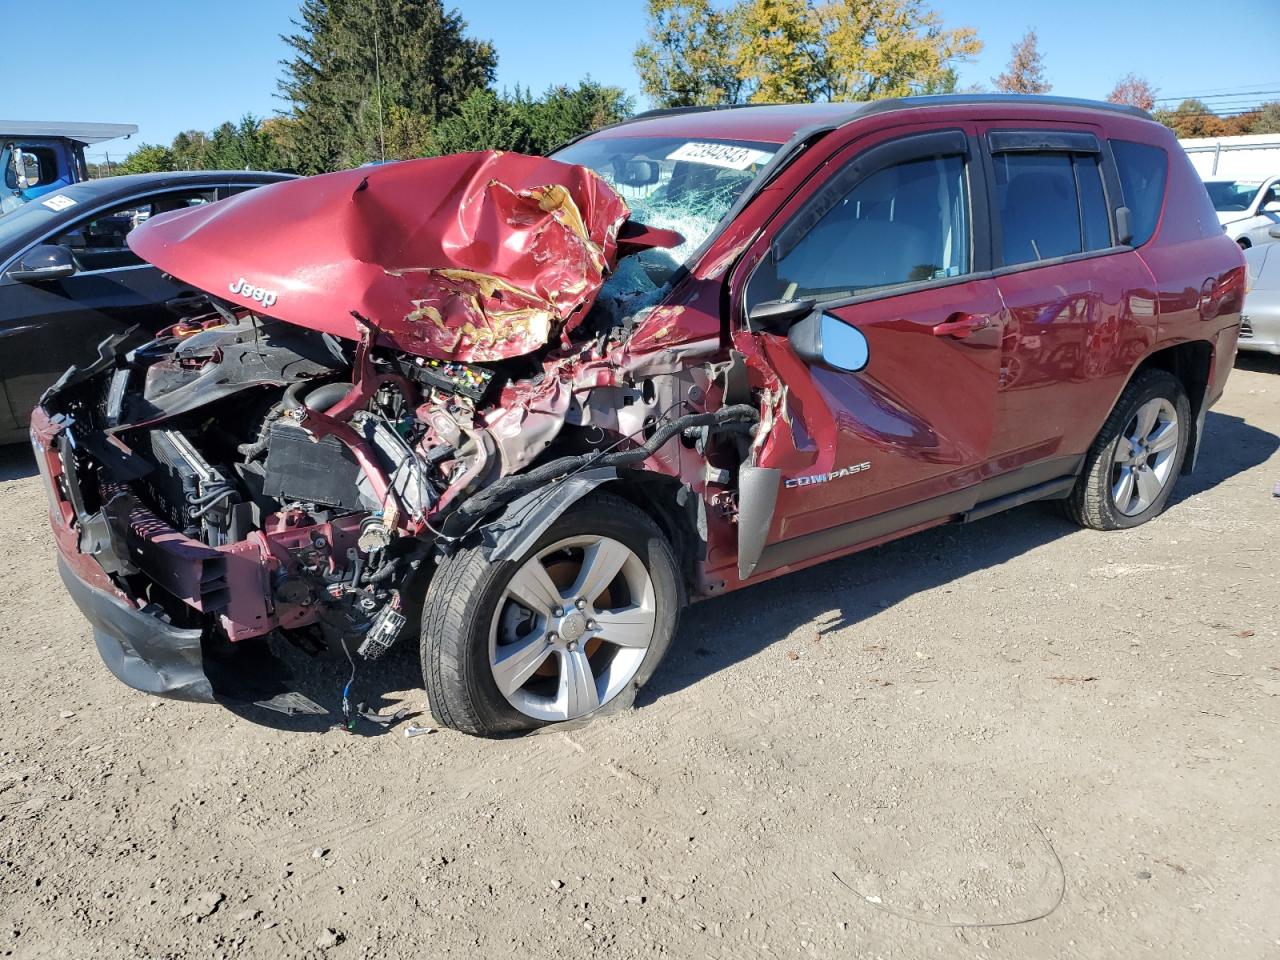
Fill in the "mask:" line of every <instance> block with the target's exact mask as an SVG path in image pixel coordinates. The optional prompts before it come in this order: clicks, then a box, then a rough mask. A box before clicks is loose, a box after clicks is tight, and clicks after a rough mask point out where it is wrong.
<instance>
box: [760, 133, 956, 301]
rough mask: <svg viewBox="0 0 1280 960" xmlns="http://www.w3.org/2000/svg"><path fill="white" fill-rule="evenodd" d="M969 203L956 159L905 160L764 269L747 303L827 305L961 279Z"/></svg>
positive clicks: (876, 176)
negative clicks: (815, 300) (817, 301)
mask: <svg viewBox="0 0 1280 960" xmlns="http://www.w3.org/2000/svg"><path fill="white" fill-rule="evenodd" d="M969 236H970V232H969V198H968V191H967V189H966V183H965V173H964V160H963V158H961V157H934V158H930V159H926V160H911V161H908V162H906V163H900V164H896V165H894V166H890V167H885V168H884V169H882V170H878V171H876V172H875V173H873V174H871V175H870V176H868V177H867V178H865V179H864V180H862V181H860V182H859V183H858V184H857V185H856V186H855V187H854V188H853V189H852V190H850V191H849V192H848V193H847V194H845V196H844V197H843V198H841V200H840V201H839V202H838V203H836V205H835V206H834V207H832V208H831V209H830V210H828V211H827V213H826V214H825V215H824V216H823V217H822V219H821V220H819V221H818V222H817V224H815V225H814V227H813V229H812V230H810V231H809V232H808V233H807V234H805V235H804V236H803V237H802V238H801V239H800V241H799V242H798V243H797V244H796V245H795V246H794V247H793V248H792V249H791V250H790V251H788V252H787V253H786V254H785V255H784V256H783V257H782V259H781V260H779V261H778V262H777V264H776V265H775V264H772V263H770V262H768V261H766V263H764V264H763V265H762V266H761V268H760V269H759V270H757V271H756V274H755V275H754V276H753V277H752V279H751V286H750V289H749V290H748V293H747V300H748V302H749V303H751V304H756V303H760V302H762V301H765V300H798V299H802V298H804V297H820V298H824V299H834V298H841V297H848V296H852V295H854V294H856V293H859V292H862V291H866V290H875V289H881V288H886V287H893V286H897V285H899V284H904V283H917V282H919V281H923V280H938V279H942V278H945V277H957V276H960V275H962V274H965V273H968V272H969V270H970V266H969V245H970V240H969Z"/></svg>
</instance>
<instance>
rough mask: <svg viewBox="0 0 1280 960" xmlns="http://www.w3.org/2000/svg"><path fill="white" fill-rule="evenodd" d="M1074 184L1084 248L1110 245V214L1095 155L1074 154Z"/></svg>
mask: <svg viewBox="0 0 1280 960" xmlns="http://www.w3.org/2000/svg"><path fill="white" fill-rule="evenodd" d="M1072 163H1073V164H1074V166H1075V169H1076V186H1077V187H1078V188H1079V190H1080V215H1081V219H1082V220H1083V221H1084V248H1085V249H1086V250H1105V249H1106V248H1107V247H1109V246H1111V215H1110V214H1109V213H1108V212H1107V195H1106V193H1105V192H1103V189H1102V166H1101V165H1100V164H1099V163H1098V158H1097V157H1087V156H1075V157H1072Z"/></svg>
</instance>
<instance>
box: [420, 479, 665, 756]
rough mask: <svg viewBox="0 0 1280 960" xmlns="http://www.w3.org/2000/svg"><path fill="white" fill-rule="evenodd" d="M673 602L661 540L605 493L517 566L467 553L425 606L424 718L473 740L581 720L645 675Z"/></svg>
mask: <svg viewBox="0 0 1280 960" xmlns="http://www.w3.org/2000/svg"><path fill="white" fill-rule="evenodd" d="M681 601H682V596H681V590H680V584H679V579H678V568H677V566H676V561H675V557H674V555H673V554H672V551H671V546H670V545H669V544H668V543H667V540H666V538H665V537H664V536H663V535H662V532H661V531H660V530H659V529H658V527H657V525H656V524H655V523H654V522H653V520H652V519H650V518H649V517H648V516H647V515H646V514H645V513H644V512H643V511H641V510H640V509H639V508H637V507H635V506H634V505H633V504H631V503H630V502H628V501H626V500H623V499H621V498H620V497H616V496H612V495H609V494H595V495H593V496H591V497H588V498H586V499H584V500H581V501H579V502H578V503H576V504H574V505H573V506H572V507H570V508H569V510H568V511H566V512H565V513H564V514H563V515H562V516H561V517H560V518H559V519H557V520H556V522H555V523H553V524H552V525H551V527H550V528H549V529H548V530H547V531H546V532H545V533H544V534H543V535H542V536H541V537H540V538H539V539H538V541H537V542H536V543H535V544H534V545H533V547H532V548H531V549H530V550H528V551H527V552H526V553H525V555H524V556H523V557H521V558H520V559H519V560H514V561H504V562H502V563H498V564H492V563H490V562H489V561H488V560H487V559H486V558H485V556H484V553H483V550H482V548H481V547H480V546H479V545H478V544H477V545H473V546H469V547H464V548H463V549H461V550H459V551H458V552H457V553H455V554H454V555H453V556H451V557H450V558H449V559H448V560H446V561H445V562H444V563H442V564H441V565H440V566H439V567H438V568H437V569H436V571H435V574H434V576H433V577H432V580H431V585H430V587H429V588H428V590H427V600H426V604H425V607H424V609H423V622H422V667H423V677H424V680H425V682H426V688H427V695H428V699H429V701H430V704H431V714H432V716H433V717H435V719H436V721H437V722H439V723H440V724H442V725H444V726H449V727H454V728H456V729H458V730H461V731H463V732H465V733H471V734H477V735H481V736H492V735H495V734H500V733H508V732H512V731H517V730H527V729H531V728H533V727H537V726H541V725H543V724H546V723H554V722H557V721H565V720H577V719H580V718H582V717H586V716H589V715H591V714H593V713H595V712H596V711H597V710H599V709H600V708H601V707H604V706H605V705H606V704H609V703H611V702H614V701H616V700H618V699H619V697H621V696H622V695H623V694H624V693H626V692H627V691H634V690H635V689H637V688H638V687H640V686H641V685H642V684H644V682H645V681H646V680H648V679H649V676H650V675H651V674H652V673H653V671H654V668H656V667H657V665H658V662H659V661H660V660H661V659H662V656H663V654H665V653H666V650H667V647H668V646H669V645H670V643H671V637H672V635H673V634H674V633H675V627H676V619H677V616H678V613H679V609H680V605H681Z"/></svg>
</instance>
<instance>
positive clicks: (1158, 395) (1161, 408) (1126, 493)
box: [1067, 370, 1191, 530]
mask: <svg viewBox="0 0 1280 960" xmlns="http://www.w3.org/2000/svg"><path fill="white" fill-rule="evenodd" d="M1190 433H1191V403H1190V401H1189V400H1188V399H1187V392H1186V390H1185V389H1183V386H1182V382H1181V381H1180V380H1179V379H1178V378H1177V377H1175V376H1174V375H1173V374H1171V373H1169V372H1168V371H1166V370H1143V371H1141V372H1140V373H1138V374H1137V375H1136V376H1135V377H1134V378H1133V380H1131V381H1130V382H1129V385H1128V386H1127V387H1125V389H1124V392H1123V393H1121V394H1120V399H1119V400H1118V401H1116V406H1115V409H1114V410H1112V411H1111V416H1109V417H1108V418H1107V422H1106V423H1105V424H1103V426H1102V430H1101V431H1100V432H1099V433H1098V436H1097V439H1095V440H1094V442H1093V446H1091V447H1090V448H1089V453H1088V454H1087V455H1086V457H1085V464H1084V472H1083V474H1082V475H1081V476H1080V479H1079V480H1077V481H1076V486H1075V489H1074V490H1072V492H1071V496H1070V498H1069V499H1068V500H1067V512H1068V514H1069V515H1070V516H1071V518H1072V519H1073V520H1075V521H1076V522H1077V523H1079V524H1080V525H1081V526H1085V527H1092V528H1093V529H1094V530H1121V529H1124V528H1126V527H1136V526H1137V525H1138V524H1140V523H1146V522H1147V521H1148V520H1150V519H1151V518H1152V517H1154V516H1156V515H1157V514H1158V513H1159V512H1160V511H1161V510H1163V509H1164V505H1165V504H1166V503H1167V502H1168V501H1169V497H1170V495H1171V494H1172V493H1173V485H1174V483H1175V482H1176V481H1177V478H1178V474H1179V473H1180V472H1181V471H1182V461H1183V459H1184V458H1185V457H1186V455H1187V440H1188V439H1189V437H1190Z"/></svg>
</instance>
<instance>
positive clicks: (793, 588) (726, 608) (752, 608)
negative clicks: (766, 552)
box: [636, 412, 1280, 706]
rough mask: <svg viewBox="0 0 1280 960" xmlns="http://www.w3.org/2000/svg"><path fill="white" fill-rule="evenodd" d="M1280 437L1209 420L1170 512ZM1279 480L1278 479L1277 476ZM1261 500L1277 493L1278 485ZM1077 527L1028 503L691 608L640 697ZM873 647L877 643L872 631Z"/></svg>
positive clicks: (1247, 464)
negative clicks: (805, 629) (1193, 463)
mask: <svg viewBox="0 0 1280 960" xmlns="http://www.w3.org/2000/svg"><path fill="white" fill-rule="evenodd" d="M1278 446H1280V438H1277V437H1276V436H1275V435H1274V434H1271V433H1268V432H1267V431H1265V430H1259V429H1258V428H1257V427H1254V426H1251V425H1250V424H1248V423H1246V422H1245V421H1244V420H1242V419H1240V418H1239V417H1232V416H1227V415H1224V414H1217V413H1212V412H1210V413H1209V414H1208V416H1207V417H1206V423H1205V443H1204V447H1203V449H1202V450H1201V453H1200V458H1199V461H1198V463H1197V466H1196V471H1195V473H1193V474H1192V475H1191V476H1188V477H1182V478H1180V480H1179V483H1178V486H1177V487H1176V488H1175V491H1174V496H1173V498H1172V499H1171V500H1170V506H1171V507H1176V505H1177V504H1178V503H1181V502H1182V501H1183V500H1186V499H1188V498H1190V497H1194V496H1196V495H1198V494H1201V493H1204V492H1205V491H1206V490H1210V489H1212V488H1213V487H1216V486H1217V485H1218V484H1220V483H1222V482H1223V481H1225V480H1227V479H1229V478H1231V477H1233V476H1235V475H1236V474H1238V473H1241V472H1243V471H1245V470H1248V469H1250V468H1251V467H1255V466H1257V465H1258V464H1260V463H1263V462H1265V461H1266V460H1267V458H1269V457H1270V456H1271V455H1272V454H1273V453H1274V452H1275V450H1276V448H1277V447H1278ZM1273 479H1280V477H1277V478H1273ZM1257 495H1258V496H1260V497H1264V496H1265V497H1269V496H1270V495H1271V480H1270V479H1269V480H1268V482H1267V484H1266V485H1265V488H1264V487H1259V489H1258V492H1257ZM1076 530H1078V528H1077V527H1076V526H1075V525H1074V524H1073V523H1071V522H1070V521H1068V520H1067V519H1066V518H1065V517H1064V516H1063V515H1062V514H1061V513H1060V512H1059V511H1058V510H1057V509H1056V504H1043V503H1042V504H1029V505H1027V506H1024V507H1019V508H1017V509H1015V510H1011V511H1009V512H1007V513H1003V514H997V515H996V516H994V517H989V518H987V519H985V520H980V521H978V522H977V523H973V524H966V525H949V526H943V527H934V528H932V529H930V530H926V531H923V532H921V533H917V534H914V535H912V536H908V537H904V538H903V539H901V540H897V541H894V542H892V543H889V544H885V545H884V546H880V547H873V548H871V549H869V550H865V551H863V552H862V553H857V554H854V555H852V556H849V557H844V558H842V559H839V560H832V561H829V562H827V563H822V564H819V565H817V566H814V567H810V568H809V569H808V570H804V571H802V572H798V573H792V574H788V575H786V576H783V577H779V578H778V579H776V580H772V581H769V582H767V583H763V584H760V585H759V586H756V587H750V588H747V589H746V590H742V591H740V592H737V593H734V594H732V595H727V596H723V597H717V598H715V599H712V600H707V601H705V602H703V603H698V604H695V605H693V606H692V607H690V608H688V609H687V610H686V611H685V612H684V614H683V617H682V620H681V625H680V630H679V633H678V635H677V637H676V639H675V642H674V643H673V644H672V647H671V653H670V654H669V655H668V657H667V660H666V662H665V663H664V664H663V665H662V666H660V667H659V668H658V670H657V672H656V673H655V674H654V676H653V678H652V679H651V680H650V681H649V683H648V684H647V685H646V686H645V687H644V689H643V690H641V691H640V693H639V694H638V695H637V697H636V706H644V705H646V704H649V703H652V702H654V701H655V700H659V699H661V698H662V697H664V696H666V695H667V694H671V693H676V692H678V691H680V690H682V689H684V688H685V687H688V686H692V685H693V684H695V683H697V682H699V681H700V680H702V679H703V678H705V677H708V676H710V675H711V674H714V673H716V672H718V671H720V670H723V669H725V668H727V667H730V666H732V665H733V664H735V663H737V662H738V661H740V660H745V659H747V658H748V657H751V656H754V655H755V654H757V653H759V652H760V651H761V650H763V649H765V648H766V647H768V646H769V645H770V644H772V643H774V642H776V641H778V640H780V639H782V638H784V637H787V636H789V635H791V634H792V633H793V632H794V631H796V630H798V629H801V628H803V627H805V626H806V625H812V627H813V631H812V632H806V633H804V634H803V635H802V636H800V637H799V638H798V639H797V641H796V649H797V650H798V649H800V643H801V642H808V641H813V640H820V639H821V638H822V636H823V635H824V634H826V633H830V632H832V631H834V630H838V629H841V628H843V627H847V626H851V625H855V624H859V623H862V622H863V621H865V620H868V619H869V618H871V617H873V616H874V615H875V614H877V613H879V612H881V611H882V610H885V609H888V608H889V607H892V606H894V605H895V604H897V603H900V602H901V601H903V600H905V599H907V598H908V597H911V596H912V595H914V594H917V593H920V592H922V591H925V590H934V589H942V590H947V589H949V587H948V585H949V584H951V583H953V582H954V581H956V580H958V579H959V578H961V577H964V576H965V575H967V574H970V573H973V572H974V571H977V570H981V569H984V568H988V567H995V566H998V565H999V564H1002V563H1005V562H1006V561H1008V560H1011V559H1013V558H1014V557H1017V556H1019V555H1021V554H1024V553H1026V552H1027V551H1029V550H1034V549H1035V548H1036V547H1040V546H1043V545H1045V544H1047V543H1050V542H1051V541H1053V540H1057V539H1058V538H1059V537H1063V536H1066V535H1067V534H1070V533H1073V532H1075V531H1076ZM866 640H867V642H868V643H874V642H876V635H875V634H874V633H868V634H867V637H866Z"/></svg>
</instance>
